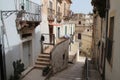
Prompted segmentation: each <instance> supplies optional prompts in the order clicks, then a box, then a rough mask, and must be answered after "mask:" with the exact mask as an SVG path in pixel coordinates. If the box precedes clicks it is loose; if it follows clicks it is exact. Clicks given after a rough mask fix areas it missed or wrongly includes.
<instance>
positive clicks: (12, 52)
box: [0, 0, 41, 79]
mask: <svg viewBox="0 0 120 80" xmlns="http://www.w3.org/2000/svg"><path fill="white" fill-rule="evenodd" d="M6 3H9V5H6ZM0 10H15V4H14V0H1V1H0ZM15 19H16V14H15V13H14V14H12V15H11V16H9V17H8V18H7V19H4V22H5V28H6V34H7V38H6V37H5V38H4V44H5V55H6V71H7V79H9V77H10V75H12V74H13V65H12V63H13V61H16V60H18V59H23V48H22V42H24V41H23V40H21V38H20V35H19V34H18V32H17V29H16V24H15ZM1 25H2V23H1V20H0V26H1ZM40 27H41V26H38V27H36V29H35V31H34V32H33V33H32V34H33V37H32V38H31V40H32V66H33V65H34V61H35V60H36V58H37V55H38V54H39V53H40V51H41V48H40V35H41V31H40ZM7 39H8V40H7ZM7 43H8V44H7Z"/></svg>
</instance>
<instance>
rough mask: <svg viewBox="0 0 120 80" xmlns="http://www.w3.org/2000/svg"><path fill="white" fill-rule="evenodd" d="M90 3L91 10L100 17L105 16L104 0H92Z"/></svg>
mask: <svg viewBox="0 0 120 80" xmlns="http://www.w3.org/2000/svg"><path fill="white" fill-rule="evenodd" d="M91 4H92V5H93V6H94V9H93V12H94V13H96V11H98V14H99V16H100V17H101V18H105V12H106V0H92V2H91Z"/></svg>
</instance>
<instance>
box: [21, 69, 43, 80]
mask: <svg viewBox="0 0 120 80" xmlns="http://www.w3.org/2000/svg"><path fill="white" fill-rule="evenodd" d="M44 79H45V77H43V76H42V70H40V69H36V68H35V69H33V70H31V71H30V72H29V73H28V74H27V75H26V76H25V77H24V78H23V79H22V80H44Z"/></svg>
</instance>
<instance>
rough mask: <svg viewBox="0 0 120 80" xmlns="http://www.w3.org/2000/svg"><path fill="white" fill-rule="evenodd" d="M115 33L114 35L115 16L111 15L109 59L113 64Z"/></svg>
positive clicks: (108, 45) (108, 43)
mask: <svg viewBox="0 0 120 80" xmlns="http://www.w3.org/2000/svg"><path fill="white" fill-rule="evenodd" d="M113 35H114V17H110V26H109V37H108V40H107V47H108V49H107V60H108V62H109V64H110V65H111V66H112V51H113V49H112V47H113Z"/></svg>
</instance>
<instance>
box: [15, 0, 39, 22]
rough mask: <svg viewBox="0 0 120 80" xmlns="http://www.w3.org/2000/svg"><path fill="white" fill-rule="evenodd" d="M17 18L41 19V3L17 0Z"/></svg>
mask: <svg viewBox="0 0 120 80" xmlns="http://www.w3.org/2000/svg"><path fill="white" fill-rule="evenodd" d="M16 9H17V10H18V13H17V18H18V19H22V20H27V21H41V15H40V14H41V7H40V5H38V4H36V3H34V2H32V1H29V0H16Z"/></svg>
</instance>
